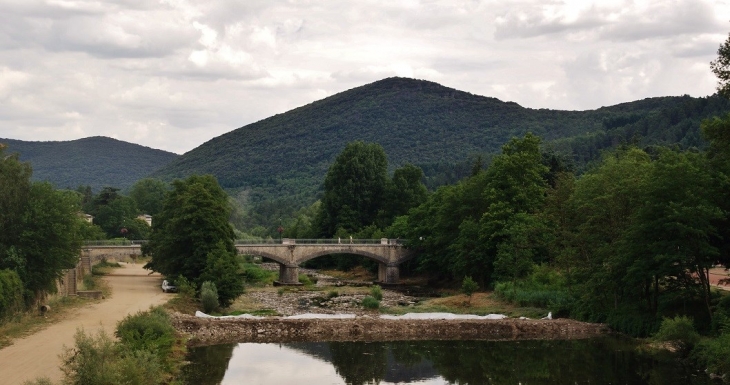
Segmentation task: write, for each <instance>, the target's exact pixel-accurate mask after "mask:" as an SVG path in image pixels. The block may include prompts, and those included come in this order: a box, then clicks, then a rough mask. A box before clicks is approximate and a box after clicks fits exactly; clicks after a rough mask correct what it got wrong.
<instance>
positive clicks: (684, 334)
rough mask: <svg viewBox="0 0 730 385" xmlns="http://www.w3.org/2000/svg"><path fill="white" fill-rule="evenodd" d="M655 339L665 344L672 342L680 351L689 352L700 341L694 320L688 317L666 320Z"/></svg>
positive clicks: (663, 321)
mask: <svg viewBox="0 0 730 385" xmlns="http://www.w3.org/2000/svg"><path fill="white" fill-rule="evenodd" d="M654 339H655V340H657V341H663V342H672V343H674V344H676V345H677V346H678V348H679V349H681V350H684V351H688V350H689V349H691V348H692V347H694V345H695V344H697V342H699V340H700V335H699V334H698V333H697V331H696V330H695V327H694V325H693V323H692V319H690V318H689V317H686V316H676V317H674V318H664V319H663V320H662V324H661V325H660V326H659V331H658V332H657V333H656V334H655V335H654Z"/></svg>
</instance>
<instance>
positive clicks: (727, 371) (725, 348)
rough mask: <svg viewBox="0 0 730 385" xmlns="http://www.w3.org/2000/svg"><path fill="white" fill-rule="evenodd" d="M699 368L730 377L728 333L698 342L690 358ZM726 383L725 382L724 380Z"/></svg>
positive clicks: (729, 338)
mask: <svg viewBox="0 0 730 385" xmlns="http://www.w3.org/2000/svg"><path fill="white" fill-rule="evenodd" d="M690 358H692V360H693V361H694V362H695V365H697V367H699V368H704V369H706V370H707V372H709V373H713V374H716V375H719V376H723V375H724V376H725V378H726V379H727V376H730V333H729V332H725V333H723V334H721V335H720V336H719V337H717V338H714V339H706V340H703V341H701V342H699V343H698V344H697V345H696V346H695V348H694V349H693V350H692V354H691V356H690ZM726 381H727V380H726Z"/></svg>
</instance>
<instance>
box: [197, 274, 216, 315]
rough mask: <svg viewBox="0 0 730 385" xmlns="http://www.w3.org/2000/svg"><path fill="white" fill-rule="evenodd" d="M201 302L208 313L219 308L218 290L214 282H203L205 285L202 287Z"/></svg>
mask: <svg viewBox="0 0 730 385" xmlns="http://www.w3.org/2000/svg"><path fill="white" fill-rule="evenodd" d="M200 302H201V303H202V304H203V311H204V312H206V313H211V312H213V311H214V310H216V309H218V290H217V289H216V288H215V284H214V283H213V282H210V281H205V282H203V286H202V287H201V288H200Z"/></svg>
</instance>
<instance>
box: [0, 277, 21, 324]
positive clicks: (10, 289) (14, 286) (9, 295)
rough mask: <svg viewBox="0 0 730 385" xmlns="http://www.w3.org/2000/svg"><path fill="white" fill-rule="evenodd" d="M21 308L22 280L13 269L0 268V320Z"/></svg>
mask: <svg viewBox="0 0 730 385" xmlns="http://www.w3.org/2000/svg"><path fill="white" fill-rule="evenodd" d="M22 308H23V282H22V281H21V280H20V276H18V273H16V272H15V271H13V270H9V269H5V270H0V321H3V320H4V319H7V318H10V316H12V315H13V314H14V313H16V312H18V311H20V310H21V309H22Z"/></svg>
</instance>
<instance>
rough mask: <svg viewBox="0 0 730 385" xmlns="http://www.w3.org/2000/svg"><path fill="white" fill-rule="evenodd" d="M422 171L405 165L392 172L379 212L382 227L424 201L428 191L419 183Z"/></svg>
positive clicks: (410, 165)
mask: <svg viewBox="0 0 730 385" xmlns="http://www.w3.org/2000/svg"><path fill="white" fill-rule="evenodd" d="M422 178H423V171H422V170H421V168H419V167H417V166H414V165H412V164H406V165H404V166H403V167H400V168H397V169H396V170H395V172H393V178H392V179H391V180H390V181H389V182H388V183H387V185H386V189H385V195H384V201H383V209H382V211H381V223H380V225H381V226H382V227H386V226H388V225H390V224H391V223H392V222H393V220H394V219H395V217H397V216H400V215H405V214H407V213H408V210H410V209H411V208H413V207H416V206H418V205H420V204H421V203H423V202H425V201H426V198H427V197H428V190H426V186H425V185H424V184H423V182H421V179H422Z"/></svg>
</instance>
